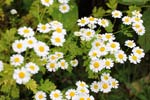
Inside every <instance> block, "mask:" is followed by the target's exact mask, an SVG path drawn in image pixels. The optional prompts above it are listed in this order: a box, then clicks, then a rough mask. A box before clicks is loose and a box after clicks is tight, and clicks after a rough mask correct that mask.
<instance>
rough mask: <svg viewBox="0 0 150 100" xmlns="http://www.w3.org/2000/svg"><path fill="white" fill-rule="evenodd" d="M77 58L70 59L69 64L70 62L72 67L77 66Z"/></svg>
mask: <svg viewBox="0 0 150 100" xmlns="http://www.w3.org/2000/svg"><path fill="white" fill-rule="evenodd" d="M78 63H79V62H78V60H77V59H73V60H71V61H70V64H71V66H73V67H76V66H78Z"/></svg>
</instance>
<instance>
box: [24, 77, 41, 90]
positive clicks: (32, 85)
mask: <svg viewBox="0 0 150 100" xmlns="http://www.w3.org/2000/svg"><path fill="white" fill-rule="evenodd" d="M25 86H26V87H27V89H29V90H31V91H32V92H34V93H35V92H36V91H37V87H38V85H37V83H36V81H35V80H33V79H30V81H29V82H28V83H26V84H25Z"/></svg>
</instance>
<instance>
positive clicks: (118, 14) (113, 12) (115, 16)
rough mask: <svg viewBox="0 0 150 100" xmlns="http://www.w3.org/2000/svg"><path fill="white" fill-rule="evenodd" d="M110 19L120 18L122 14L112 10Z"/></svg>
mask: <svg viewBox="0 0 150 100" xmlns="http://www.w3.org/2000/svg"><path fill="white" fill-rule="evenodd" d="M112 17H113V18H121V17H122V12H121V11H119V10H114V11H112Z"/></svg>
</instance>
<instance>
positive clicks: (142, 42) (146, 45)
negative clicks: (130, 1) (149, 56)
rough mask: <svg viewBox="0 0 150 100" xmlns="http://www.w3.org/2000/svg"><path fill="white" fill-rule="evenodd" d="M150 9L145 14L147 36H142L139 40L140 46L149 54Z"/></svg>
mask: <svg viewBox="0 0 150 100" xmlns="http://www.w3.org/2000/svg"><path fill="white" fill-rule="evenodd" d="M149 14H150V8H149V9H148V10H146V11H145V12H144V14H143V21H144V26H145V30H146V32H145V34H144V35H143V36H140V37H139V39H138V43H139V44H140V46H141V47H142V48H143V49H144V50H145V52H148V51H149V50H150V45H149V43H150V23H149V20H150V17H149Z"/></svg>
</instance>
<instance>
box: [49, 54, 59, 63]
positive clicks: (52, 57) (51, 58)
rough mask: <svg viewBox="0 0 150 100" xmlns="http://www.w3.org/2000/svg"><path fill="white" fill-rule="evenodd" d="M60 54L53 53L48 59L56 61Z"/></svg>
mask: <svg viewBox="0 0 150 100" xmlns="http://www.w3.org/2000/svg"><path fill="white" fill-rule="evenodd" d="M58 59H59V58H58V56H57V55H56V54H51V55H49V56H48V61H52V62H54V61H55V62H56V61H57V60H58Z"/></svg>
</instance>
